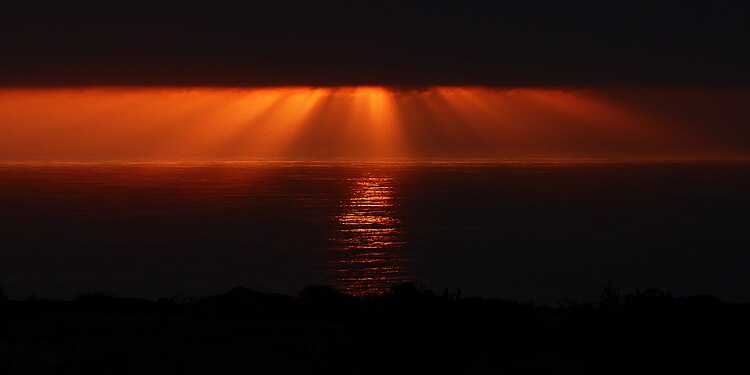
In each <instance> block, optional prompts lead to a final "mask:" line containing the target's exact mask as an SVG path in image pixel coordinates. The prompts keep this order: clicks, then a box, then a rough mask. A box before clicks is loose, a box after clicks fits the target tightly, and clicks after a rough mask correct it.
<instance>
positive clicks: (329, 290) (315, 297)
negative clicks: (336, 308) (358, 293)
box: [299, 285, 351, 302]
mask: <svg viewBox="0 0 750 375" xmlns="http://www.w3.org/2000/svg"><path fill="white" fill-rule="evenodd" d="M299 296H300V297H302V299H305V300H308V301H314V302H336V301H343V300H347V299H349V298H351V297H350V296H349V295H347V294H344V293H341V292H340V291H339V290H338V289H336V288H334V287H332V286H330V285H308V286H306V287H305V288H304V289H302V290H301V291H300V292H299Z"/></svg>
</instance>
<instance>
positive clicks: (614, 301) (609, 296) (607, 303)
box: [599, 280, 622, 308]
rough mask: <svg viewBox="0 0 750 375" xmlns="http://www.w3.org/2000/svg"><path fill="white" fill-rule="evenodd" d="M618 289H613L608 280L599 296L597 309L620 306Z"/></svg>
mask: <svg viewBox="0 0 750 375" xmlns="http://www.w3.org/2000/svg"><path fill="white" fill-rule="evenodd" d="M621 297H622V296H621V295H620V289H619V288H617V287H615V286H614V284H612V281H611V280H610V281H609V282H608V283H607V285H606V286H605V287H604V289H602V294H601V296H599V307H602V308H608V307H618V306H620V298H621Z"/></svg>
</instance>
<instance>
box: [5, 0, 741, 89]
mask: <svg viewBox="0 0 750 375" xmlns="http://www.w3.org/2000/svg"><path fill="white" fill-rule="evenodd" d="M749 10H750V4H749V3H748V2H745V1H737V2H724V1H703V2H687V1H647V2H639V1H620V2H601V1H597V2H588V1H564V2H563V1H533V0H531V1H472V0H460V1H446V0H417V1H404V0H377V1H372V0H360V1H348V0H338V1H333V0H331V1H320V0H310V1H291V0H275V1H233V2H226V1H203V2H196V1H176V0H175V1H169V0H166V1H143V0H130V1H79V0H71V1H43V0H36V1H35V0H3V1H0V50H2V55H3V58H2V59H0V86H50V85H57V86H70V85H98V86H102V85H103V86H111V85H115V86H118V85H127V86H134V85H135V86H149V85H157V86H175V85H178V86H280V85H292V86H335V85H350V86H351V85H378V86H381V85H382V86H399V87H425V86H440V85H472V86H502V87H518V86H577V87H590V86H612V85H614V86H622V85H641V86H642V85H659V86H663V85H669V86H693V87H694V86H701V87H702V86H732V87H738V86H740V87H745V86H747V85H748V84H750V73H749V70H748V69H747V66H750V38H748V35H750V33H749V30H750V26H749V25H748V22H747V19H748V18H749V17H748V16H750V12H748V11H749Z"/></svg>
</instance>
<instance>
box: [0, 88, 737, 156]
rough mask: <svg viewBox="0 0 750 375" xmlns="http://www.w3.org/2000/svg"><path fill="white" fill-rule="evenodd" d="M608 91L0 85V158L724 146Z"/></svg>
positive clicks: (636, 152)
mask: <svg viewBox="0 0 750 375" xmlns="http://www.w3.org/2000/svg"><path fill="white" fill-rule="evenodd" d="M644 92H645V93H646V94H650V91H648V90H645V91H644ZM610 94H611V93H610ZM610 94H607V93H604V94H602V93H598V92H596V91H592V90H563V89H525V88H520V89H489V88H480V87H432V88H428V89H424V90H418V91H403V90H392V89H388V88H385V87H375V86H360V87H278V88H245V89H226V88H49V89H0V160H6V161H9V160H10V161H19V160H20V161H23V160H59V161H102V160H122V161H128V160H135V161H166V160H169V161H182V160H185V161H188V160H263V159H271V160H273V159H283V160H334V159H352V160H381V159H383V160H386V159H387V160H391V159H412V158H416V159H430V158H437V159H441V158H443V159H457V160H468V159H485V158H489V159H491V158H590V157H593V158H607V157H621V158H622V157H626V158H627V157H644V156H645V157H666V158H690V157H706V156H709V157H717V158H722V157H730V156H731V155H734V154H736V152H734V150H732V151H731V152H730V151H727V150H728V149H727V148H726V147H725V146H724V145H723V144H722V142H721V141H722V139H719V138H717V139H714V138H712V137H711V136H710V134H703V133H701V132H700V131H701V130H706V129H705V128H708V127H701V126H696V125H695V124H688V125H685V123H686V122H689V121H690V120H687V121H686V120H685V119H684V118H679V116H676V115H674V116H673V115H671V114H670V113H666V114H665V113H657V112H658V111H653V110H651V111H649V110H646V109H642V108H640V107H639V106H637V105H633V104H632V103H631V102H629V101H628V100H621V99H618V98H617V97H616V95H615V96H614V98H613V95H610ZM671 95H673V94H671ZM631 96H633V97H637V96H638V95H631ZM667 96H669V95H667ZM673 96H674V95H673ZM698 96H699V95H698ZM657 99H658V97H657ZM659 100H660V99H659ZM696 129H698V130H696ZM725 138H731V137H725ZM735 138H737V137H735Z"/></svg>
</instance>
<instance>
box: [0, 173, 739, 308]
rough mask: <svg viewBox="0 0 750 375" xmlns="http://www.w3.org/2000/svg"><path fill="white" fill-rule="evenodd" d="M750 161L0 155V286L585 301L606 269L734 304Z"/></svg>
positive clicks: (624, 281)
mask: <svg viewBox="0 0 750 375" xmlns="http://www.w3.org/2000/svg"><path fill="white" fill-rule="evenodd" d="M748 172H750V164H748V163H743V162H731V163H729V162H725V163H695V162H694V163H657V162H648V163H602V162H587V163H549V162H545V163H387V164H376V163H361V164H346V163H291V162H290V163H284V162H268V163H260V162H258V163H177V164H5V165H1V166H0V205H1V206H0V207H2V208H1V209H0V239H1V240H0V241H2V242H0V244H1V245H2V246H1V247H0V286H4V287H5V289H6V291H7V293H9V294H10V295H11V296H15V297H25V296H27V295H29V294H31V293H35V294H37V295H38V296H42V297H45V296H46V297H71V296H74V295H75V294H76V293H81V292H85V291H92V290H106V291H111V292H113V293H115V294H118V295H125V296H144V297H151V298H154V297H159V296H165V295H167V296H168V295H205V294H209V293H216V292H220V291H223V290H226V289H228V288H230V287H233V286H236V285H245V286H247V287H250V288H253V289H260V290H266V291H272V292H281V293H295V292H296V291H298V290H300V289H301V288H302V287H303V286H305V285H309V284H332V285H335V286H337V287H339V288H340V289H342V290H345V291H347V292H349V293H351V294H355V295H366V294H372V293H381V292H382V291H384V290H386V289H387V288H388V287H389V286H390V285H392V284H393V283H396V282H402V281H414V282H418V283H421V284H425V285H426V286H428V287H430V288H433V289H436V290H438V291H440V290H442V288H444V287H451V288H463V290H464V294H467V295H482V296H503V297H512V298H518V299H533V300H536V301H540V302H554V301H555V300H556V299H557V298H575V299H591V298H593V297H594V296H596V295H597V294H598V293H599V290H600V288H601V287H602V286H604V285H605V284H606V283H607V282H608V281H610V280H612V281H613V282H614V283H615V284H617V285H620V286H621V287H622V288H623V289H624V290H626V291H627V290H632V289H634V288H646V287H653V286H656V287H661V288H664V289H668V290H671V291H673V292H675V293H677V294H715V295H719V296H721V297H723V298H726V299H730V300H742V301H750V276H749V275H748V273H747V272H746V271H747V265H750V254H749V253H748V251H747V243H748V242H747V240H748V237H749V235H748V233H750V230H749V229H750V193H748V192H750V173H748Z"/></svg>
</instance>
